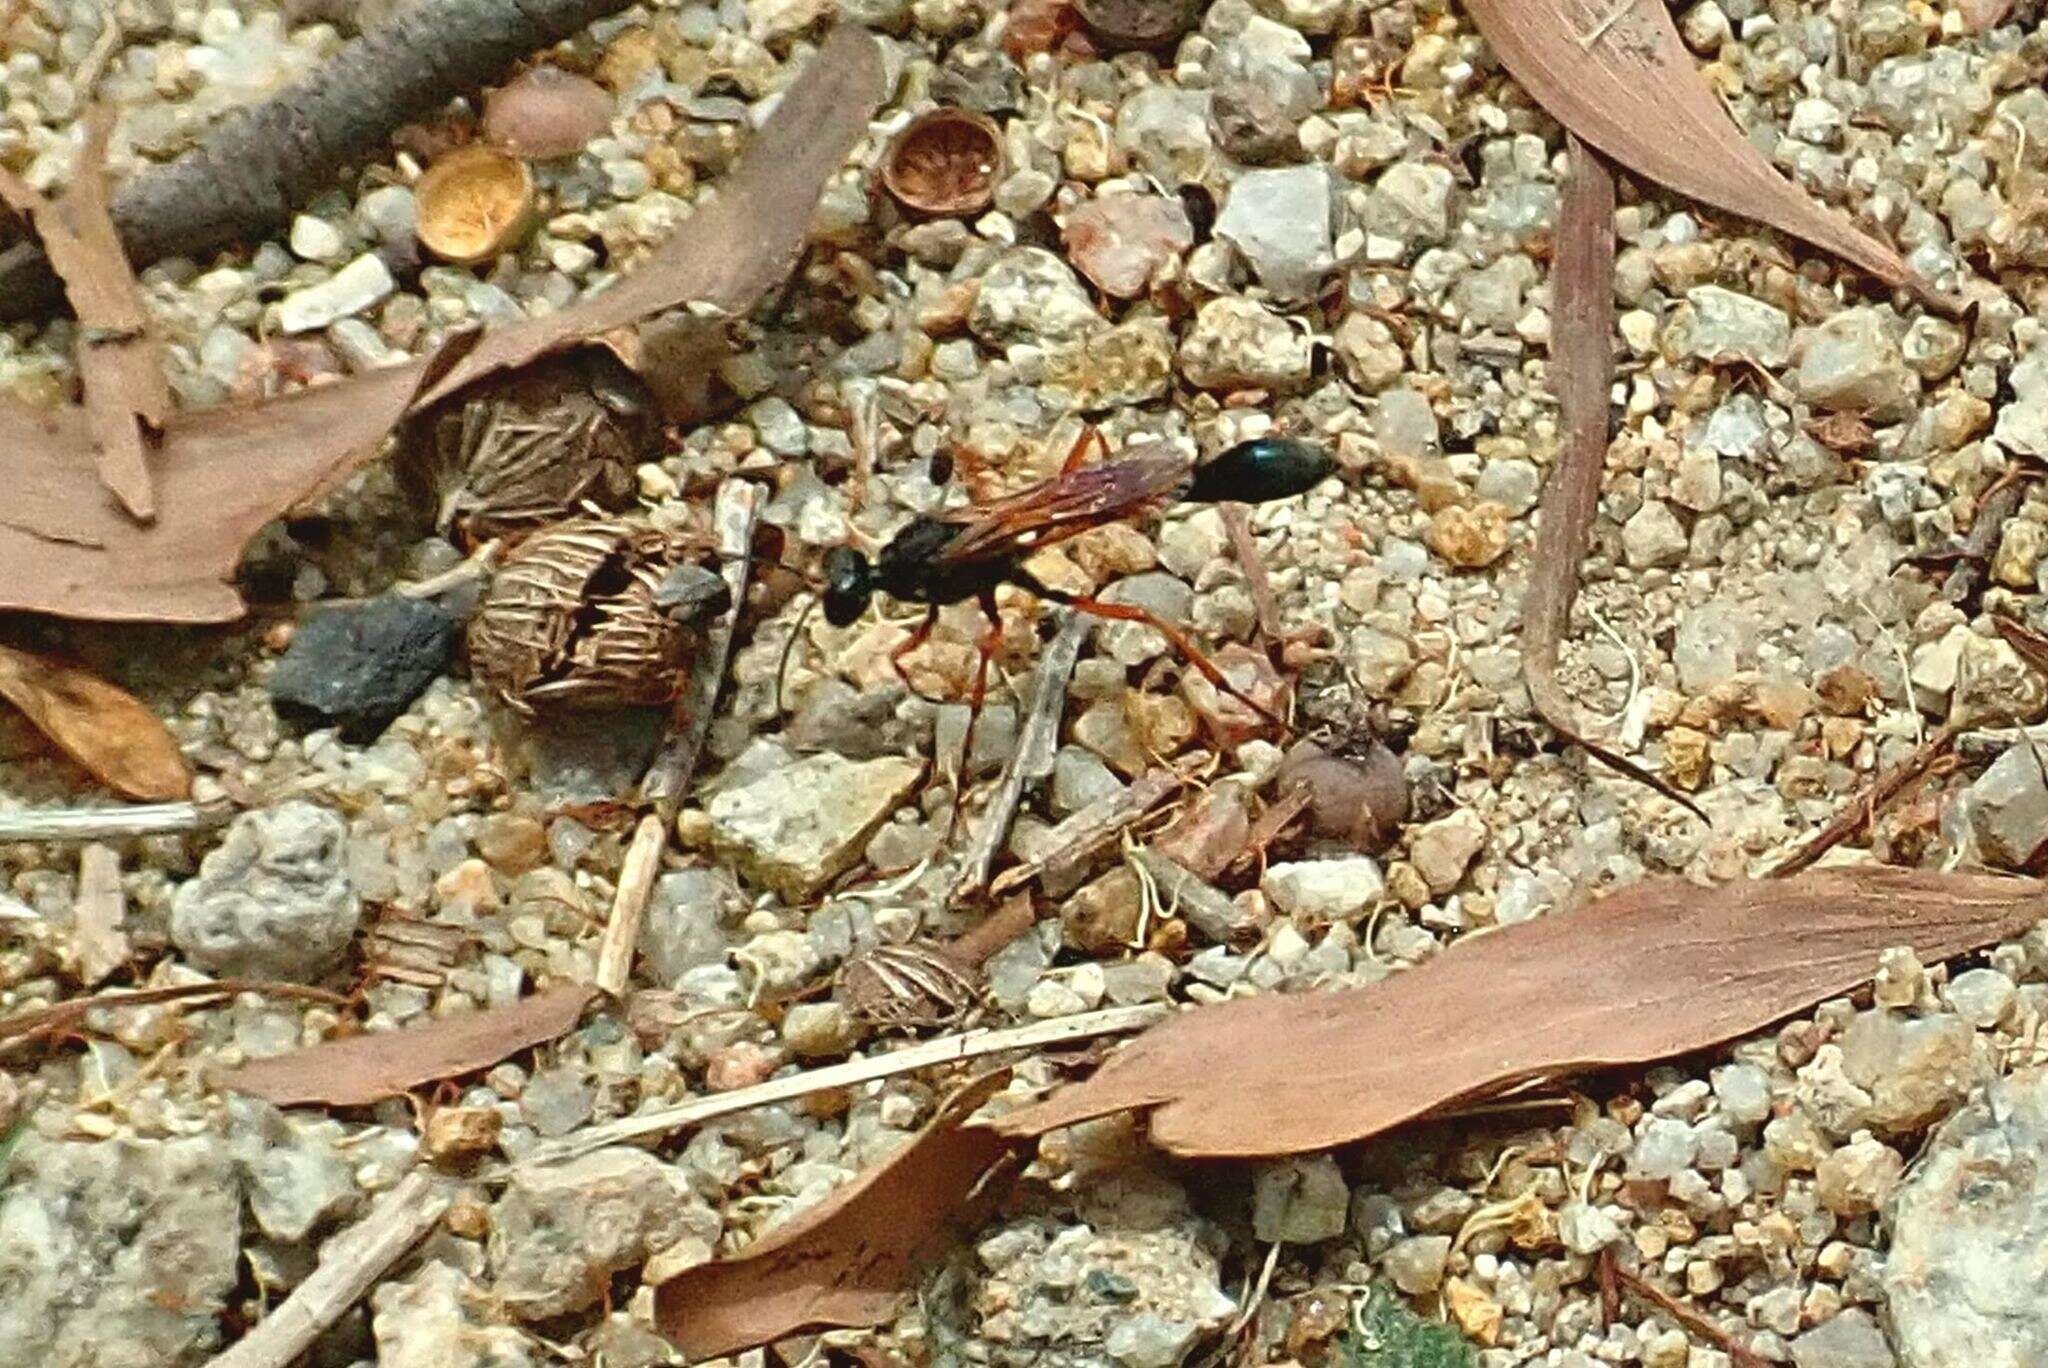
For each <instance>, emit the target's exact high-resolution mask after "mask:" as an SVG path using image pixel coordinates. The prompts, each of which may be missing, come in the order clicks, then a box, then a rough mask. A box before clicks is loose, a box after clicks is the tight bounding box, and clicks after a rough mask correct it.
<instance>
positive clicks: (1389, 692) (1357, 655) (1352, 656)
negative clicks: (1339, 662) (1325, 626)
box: [1345, 627, 1415, 698]
mask: <svg viewBox="0 0 2048 1368" xmlns="http://www.w3.org/2000/svg"><path fill="white" fill-rule="evenodd" d="M1346 648H1347V649H1346V652H1345V654H1346V658H1347V660H1348V661H1349V663H1350V666H1351V673H1352V674H1353V675H1354V676H1355V677H1356V678H1357V680H1358V682H1359V685H1360V687H1362V688H1363V689H1364V690H1365V691H1366V692H1367V693H1368V694H1370V695H1372V696H1373V697H1374V698H1392V697H1393V696H1394V691H1395V690H1396V689H1398V688H1400V687H1401V682H1402V681H1403V680H1405V679H1407V678H1408V673H1409V671H1411V670H1413V669H1414V668H1415V648H1414V647H1413V646H1411V645H1409V643H1408V642H1407V640H1406V639H1405V638H1402V637H1398V636H1395V635H1394V634H1393V633H1391V632H1382V631H1380V630H1379V629H1378V628H1376V627H1360V628H1358V629H1357V630H1355V631H1354V632H1352V633H1351V639H1350V640H1349V641H1348V642H1347V643H1346Z"/></svg>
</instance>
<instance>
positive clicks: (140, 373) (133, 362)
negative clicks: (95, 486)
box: [0, 108, 171, 522]
mask: <svg viewBox="0 0 2048 1368" xmlns="http://www.w3.org/2000/svg"><path fill="white" fill-rule="evenodd" d="M113 122H114V121H113V111H111V110H109V109H106V108H96V109H94V110H93V111H92V112H91V113H90V114H89V115H88V116H87V117H86V120H85V145H84V146H83V147H82V148H81V149H80V150H79V153H78V160H77V161H76V162H75V163H73V165H72V168H71V182H70V184H69V185H68V186H67V187H66V188H65V191H64V193H63V194H62V195H61V196H59V197H58V198H57V200H56V201H55V202H54V203H53V202H52V201H50V200H47V199H44V198H43V196H42V195H41V194H39V193H37V191H36V190H35V189H34V188H33V187H32V186H30V185H29V184H28V183H27V182H25V181H23V180H22V179H21V178H20V177H18V176H16V175H15V174H14V173H13V172H12V171H9V170H7V169H6V168H4V167H0V202H4V203H5V204H6V205H7V206H8V207H9V208H11V209H13V210H14V211H15V212H16V213H17V214H20V215H21V216H22V217H23V218H24V219H27V220H28V221H29V222H30V223H31V224H32V225H33V226H34V228H35V231H36V233H37V235H38V236H39V237H41V238H42V241H43V249H44V251H46V252H47V253H48V254H49V258H50V265H51V267H52V269H54V270H55V271H56V273H57V274H58V276H59V277H61V278H62V280H63V281H64V292H65V294H67V295H69V296H70V298H71V307H72V309H73V310H74V311H75V312H76V313H77V314H78V324H79V328H78V339H79V340H78V375H79V380H80V382H81V385H82V387H83V389H84V391H85V412H86V423H87V427H88V429H89V430H90V433H91V437H92V444H93V448H94V451H95V452H96V454H97V456H96V467H97V470H98V472H99V478H100V480H101V482H102V483H104V484H105V486H106V487H107V489H108V490H109V491H111V492H112V493H113V495H114V497H115V498H117V499H119V500H120V501H121V505H122V507H123V508H125V509H127V510H128V512H129V513H130V514H132V515H133V516H135V517H137V518H140V519H142V520H143V521H144V522H147V521H149V520H150V519H152V518H154V517H155V516H156V491H155V490H154V488H153V487H152V480H151V474H150V468H149V456H150V452H151V450H152V448H153V447H154V445H155V438H156V434H157V433H158V432H160V431H161V430H162V429H163V425H164V422H165V420H166V419H168V418H169V417H170V413H171V387H170V382H169V381H168V380H166V379H165V378H164V368H163V344H162V342H161V340H160V339H159V338H158V337H157V335H156V327H155V324H154V323H153V322H152V321H151V319H150V317H149V312H148V310H146V309H144V308H143V306H142V290H141V288H140V287H139V286H138V285H137V284H136V282H135V271H134V268H133V267H131V266H130V265H129V264H128V254H127V253H126V251H124V250H123V249H122V246H121V238H120V235H119V234H118V233H117V232H116V231H115V229H114V221H113V218H112V217H111V216H110V215H109V213H108V212H107V186H106V159H107V135H108V133H109V132H110V131H111V129H112V128H113ZM95 502H97V500H95Z"/></svg>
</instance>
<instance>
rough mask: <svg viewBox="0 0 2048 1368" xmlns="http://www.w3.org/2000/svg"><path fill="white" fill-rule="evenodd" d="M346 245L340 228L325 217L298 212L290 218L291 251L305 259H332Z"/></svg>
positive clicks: (339, 253) (340, 252) (338, 254)
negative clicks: (294, 216) (298, 213)
mask: <svg viewBox="0 0 2048 1368" xmlns="http://www.w3.org/2000/svg"><path fill="white" fill-rule="evenodd" d="M347 246H348V243H347V240H346V239H344V238H343V237H342V235H341V230H340V229H339V228H336V227H335V226H334V225H333V224H331V223H329V222H328V221H327V220H325V219H321V218H315V217H313V216H312V215H311V214H300V215H299V216H298V217H297V218H294V219H293V220H292V231H291V248H292V251H293V252H295V253H296V254H298V256H299V257H301V258H302V259H304V260H306V261H332V260H334V259H335V258H336V257H338V256H340V255H341V254H342V252H343V251H344V250H345V249H346V248H347Z"/></svg>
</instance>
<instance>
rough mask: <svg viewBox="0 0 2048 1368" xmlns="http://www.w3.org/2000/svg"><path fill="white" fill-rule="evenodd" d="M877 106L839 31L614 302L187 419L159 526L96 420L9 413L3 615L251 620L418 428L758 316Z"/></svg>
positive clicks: (0, 593)
mask: <svg viewBox="0 0 2048 1368" xmlns="http://www.w3.org/2000/svg"><path fill="white" fill-rule="evenodd" d="M881 97H882V76H881V53H880V49H879V48H878V47H877V45H876V43H875V41H874V39H872V38H870V37H869V36H868V35H867V34H866V33H864V32H861V31H860V30H859V29H857V28H851V27H842V28H840V29H838V30H835V31H834V32H833V33H832V34H831V36H829V37H828V38H827V39H826V40H825V42H824V44H823V45H822V46H821V47H820V49H819V51H818V54H817V55H816V56H815V57H813V58H812V60H811V62H810V64H809V65H808V66H806V67H805V69H804V71H803V74H802V75H800V76H799V77H798V78H797V80H796V82H795V83H794V84H793V85H792V86H791V87H790V88H789V90H788V91H787V92H786V93H785V94H784V96H783V98H782V102H781V103H780V104H779V105H777V106H776V110H775V113H774V115H773V116H772V117H771V118H770V119H769V120H768V122H767V123H766V124H765V125H764V126H763V127H762V129H761V131H760V132H759V133H758V134H756V135H755V137H754V140H753V142H752V144H751V145H750V147H749V148H748V150H747V152H746V154H745V155H744V157H743V158H742V160H741V162H740V164H739V165H738V166H737V167H735V168H734V170H733V172H732V173H731V174H730V175H728V176H727V177H726V178H725V179H724V180H723V181H722V182H721V183H720V185H719V193H718V194H717V195H716V196H715V197H714V198H712V199H711V200H710V201H709V202H707V203H705V204H702V205H700V206H699V207H698V208H697V209H696V210H695V211H694V212H693V213H692V214H691V215H690V217H689V218H688V219H686V220H685V221H684V222H683V224H682V226H681V227H679V228H678V229H677V230H676V231H675V232H674V233H673V234H671V235H670V236H669V238H668V240H667V241H666V242H664V243H663V244H662V245H661V246H660V247H658V248H656V249H655V251H654V252H653V253H652V255H650V256H649V257H648V258H647V260H646V261H644V262H643V263H641V265H640V267H639V268H638V269H636V270H633V271H631V272H629V273H628V274H627V275H625V276H624V277H623V278H621V279H620V280H619V281H618V282H617V283H616V284H615V285H614V286H613V287H612V288H611V289H609V290H605V291H603V292H602V293H599V294H596V295H592V296H590V297H588V298H586V299H583V300H581V301H579V302H578V303H576V304H574V305H572V306H571V307H569V308H566V309H563V310H561V311H560V312H558V313H554V314H550V315H548V316H547V317H545V318H535V319H528V320H525V321H522V322H520V323H516V324H513V325H511V326H508V327H504V328H500V329H495V330H493V331H491V332H488V333H485V334H483V335H482V337H481V338H475V337H471V338H467V339H465V342H464V345H463V347H462V348H461V349H460V350H457V349H455V348H454V347H452V346H450V347H444V348H443V349H442V351H441V352H440V353H438V354H437V355H436V356H435V357H430V358H427V359H425V360H421V361H416V362H414V363H413V364H411V365H405V366H388V367H383V368H379V369H376V370H371V371H367V372H365V373H363V374H361V375H357V376H352V377H350V378H349V379H347V380H345V381H341V382H338V383H335V384H330V385H322V386H320V387H318V388H316V389H310V390H303V391H300V392H298V393H294V394H290V395H287V396H284V397H282V398H279V399H274V400H271V401H268V402H265V403H260V404H255V405H251V406H247V407H221V408H214V409H207V410H203V411H201V412H197V413H181V414H173V415H172V416H171V417H170V419H169V421H168V422H167V423H166V424H165V429H164V434H163V442H162V446H161V449H160V450H159V452H158V455H157V472H158V478H159V482H160V486H161V487H160V489H159V516H158V519H157V521H156V522H155V523H153V524H150V525H148V526H140V525H138V524H137V523H136V522H135V520H134V519H132V518H129V517H126V516H124V515H122V514H121V513H120V512H119V510H117V509H113V508H110V507H109V506H108V505H107V501H106V500H105V499H104V498H103V497H101V491H100V484H99V478H98V475H97V473H96V460H95V448H94V444H93V439H92V429H91V425H90V423H89V421H88V419H87V416H86V413H85V410H83V409H81V408H78V407H75V406H74V407H68V408H59V409H54V410H47V411H46V410H40V409H29V408H25V407H23V406H21V405H19V404H12V403H5V402H0V488H5V489H6V490H7V491H8V497H7V500H6V501H5V503H4V504H0V609H15V610H20V611H25V612H36V613H49V614H53V615H55V616H58V617H72V618H83V619H88V620H98V621H127V622H134V621H151V622H186V623H192V622H227V621H232V620H233V619H235V618H238V617H240V616H241V615H242V611H243V605H242V601H241V599H240V597H239V596H238V595H237V594H236V593H235V591H234V590H233V589H232V588H230V587H229V583H228V581H229V580H230V578H231V577H232V576H233V573H234V570H235V566H236V564H237V563H238V562H239V561H240V559H241V553H242V548H243V546H244V545H246V544H247V543H248V541H249V539H250V538H251V537H253V536H255V535H256V533H257V531H258V530H259V529H261V528H262V527H263V526H264V524H266V523H268V522H270V521H272V520H274V519H275V518H276V517H277V516H278V515H279V514H280V513H282V512H284V511H286V510H287V509H289V508H291V507H293V506H294V505H295V504H297V503H299V502H301V501H302V500H305V499H307V498H310V497H312V496H313V495H315V494H316V493H318V492H319V491H320V490H321V489H324V488H328V487H331V486H332V485H333V484H334V483H336V482H338V481H339V480H340V479H342V478H343V477H345V476H346V475H347V474H348V473H349V472H350V471H351V470H353V469H355V468H356V467H357V466H358V465H360V464H361V463H362V462H363V461H364V460H366V459H368V458H369V457H370V456H371V455H373V454H374V453H375V451H376V449H377V444H378V443H379V442H380V441H381V440H382V439H383V438H384V436H385V435H386V434H387V433H389V432H390V431H391V429H392V428H393V427H394V426H395V425H396V424H397V423H398V422H399V420H400V419H401V418H403V417H404V416H405V415H406V414H407V413H408V412H410V411H413V410H415V409H420V408H424V407H426V406H429V405H432V404H435V403H438V402H439V401H441V400H443V399H446V398H448V397H449V396H450V395H452V394H454V393H456V392H457V391H458V390H461V389H463V388H464V387H466V386H468V385H471V384H473V383H475V382H476V381H479V380H481V379H484V378H485V377H487V376H490V375H494V374H496V373H498V372H500V371H505V370H511V369H514V368H516V367H519V366H523V365H525V364H527V363H528V362H531V361H533V360H535V359H537V358H539V357H543V356H547V355H549V354H551V353H553V352H555V351H558V350H560V349H562V348H563V347H566V346H571V345H573V344H575V343H578V342H582V341H585V340H586V339H589V338H593V337H597V336H601V335H603V334H606V333H609V332H612V331H614V330H616V329H619V328H624V327H628V326H630V325H632V324H634V323H637V322H639V321H640V320H642V319H644V318H648V317H650V316H652V315H654V314H658V313H662V312H664V311H666V310H669V309H673V308H676V307H677V306H679V305H681V304H684V303H686V302H690V301H699V302H701V303H703V304H705V305H708V306H710V307H711V308H713V309H715V310H718V311H720V312H723V313H727V314H738V313H744V312H745V311H746V310H747V309H749V308H751V307H752V306H753V305H754V304H755V303H756V302H757V301H758V300H759V299H760V298H761V296H762V295H763V294H765V293H766V292H767V291H768V290H769V289H771V288H773V287H774V285H775V284H776V283H777V282H779V281H780V280H782V279H783V277H785V276H786V275H787V274H788V273H789V270H790V268H791V266H792V265H794V263H795V261H796V258H797V256H798V255H799V253H800V252H801V251H802V249H803V245H804V240H805V230H806V229H807V228H808V226H809V223H810V215H811V210H812V208H813V207H814V206H815V205H816V204H817V201H818V196H819V193H820V192H821V190H822V189H823V187H824V184H825V182H826V180H827V179H828V178H829V177H830V176H831V175H832V174H833V173H834V172H836V171H838V170H839V169H840V167H841V166H842V165H843V164H844V162H845V160H846V156H847V153H848V152H850V151H851V150H852V148H853V145H854V143H855V142H856V141H858V140H859V138H860V135H861V134H862V133H863V132H865V131H866V129H867V120H868V116H869V114H870V113H872V112H873V110H874V108H875V106H876V105H877V104H879V103H880V101H881ZM472 344H473V345H472Z"/></svg>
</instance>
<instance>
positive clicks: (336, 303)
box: [277, 252, 398, 333]
mask: <svg viewBox="0 0 2048 1368" xmlns="http://www.w3.org/2000/svg"><path fill="white" fill-rule="evenodd" d="M397 288H398V282H397V281H395V280H393V279H392V278H391V271H390V268H389V267H387V266H385V264H384V259H383V258H382V257H380V256H378V255H377V254H376V253H375V252H366V253H365V254H363V255H362V256H359V257H357V258H356V259H355V260H354V261H351V262H350V263H349V264H348V265H346V266H344V267H342V268H341V269H340V270H338V271H336V272H335V273H334V274H333V275H332V276H330V277H328V278H327V279H326V280H323V281H321V282H320V283H319V284H318V285H308V286H307V287H306V288H304V289H303V290H294V291H292V293H290V294H288V295H286V296H285V297H284V298H283V299H281V300H279V301H278V304H277V326H278V328H279V330H280V331H283V332H287V333H302V332H316V331H318V330H319V329H321V328H324V327H326V326H327V325H328V324H330V323H332V322H334V321H335V320H337V319H342V318H348V317H350V316H351V315H354V314H359V313H361V312H362V311H363V310H365V309H367V308H369V307H370V306H371V305H372V304H376V303H379V302H380V301H382V300H383V299H384V298H385V297H387V296H388V295H390V293H391V292H392V291H393V290H395V289H397Z"/></svg>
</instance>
